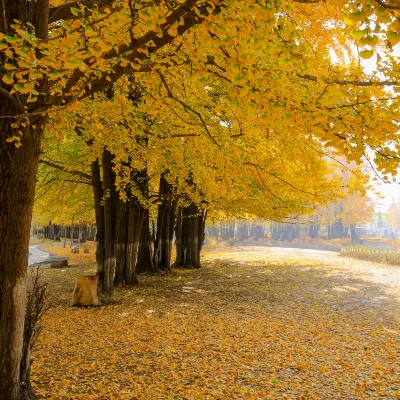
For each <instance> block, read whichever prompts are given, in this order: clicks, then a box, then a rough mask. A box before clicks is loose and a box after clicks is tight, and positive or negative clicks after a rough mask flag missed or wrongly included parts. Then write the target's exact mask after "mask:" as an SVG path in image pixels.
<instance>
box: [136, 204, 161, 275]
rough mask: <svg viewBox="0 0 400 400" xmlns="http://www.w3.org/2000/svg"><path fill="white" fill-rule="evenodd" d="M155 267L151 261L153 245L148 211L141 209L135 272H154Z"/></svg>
mask: <svg viewBox="0 0 400 400" xmlns="http://www.w3.org/2000/svg"><path fill="white" fill-rule="evenodd" d="M156 270H157V268H156V267H155V265H154V262H153V246H152V237H151V234H150V212H149V210H148V209H145V210H143V223H142V232H141V234H140V241H139V253H138V259H137V263H136V273H138V274H140V273H142V272H154V271H156Z"/></svg>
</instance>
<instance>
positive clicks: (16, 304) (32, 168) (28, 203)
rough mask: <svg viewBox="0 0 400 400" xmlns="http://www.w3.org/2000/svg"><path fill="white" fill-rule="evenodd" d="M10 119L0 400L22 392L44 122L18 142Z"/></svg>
mask: <svg viewBox="0 0 400 400" xmlns="http://www.w3.org/2000/svg"><path fill="white" fill-rule="evenodd" d="M7 4H8V3H7ZM10 7H11V5H10ZM0 104H1V106H0V114H1V115H12V114H13V110H12V109H10V107H7V102H6V101H4V98H2V100H1V102H0ZM14 112H15V111H14ZM10 124H11V121H10V120H9V119H2V120H0V243H1V245H0V400H18V399H20V398H21V388H20V363H21V354H22V345H23V332H24V315H25V301H26V273H27V266H28V248H29V234H30V227H31V219H32V209H33V200H34V195H35V183H36V172H37V165H38V158H39V153H40V140H41V134H42V124H38V123H37V124H36V126H37V127H36V128H35V129H34V128H30V127H26V128H25V129H24V131H23V135H22V138H21V144H22V146H21V147H20V148H16V147H15V145H14V143H8V142H6V139H7V138H9V137H12V136H13V135H15V134H16V132H15V131H14V129H13V128H12V127H11V126H10Z"/></svg>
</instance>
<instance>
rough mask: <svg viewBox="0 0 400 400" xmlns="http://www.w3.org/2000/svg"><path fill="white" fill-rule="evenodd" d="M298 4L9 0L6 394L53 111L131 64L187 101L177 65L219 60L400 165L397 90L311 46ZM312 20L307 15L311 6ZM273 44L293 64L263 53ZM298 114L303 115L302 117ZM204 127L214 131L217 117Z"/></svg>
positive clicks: (0, 123) (348, 142) (311, 126)
mask: <svg viewBox="0 0 400 400" xmlns="http://www.w3.org/2000/svg"><path fill="white" fill-rule="evenodd" d="M304 2H305V3H308V1H307V0H304ZM313 3H314V2H313ZM339 3H340V4H339V7H345V8H346V9H347V8H348V9H349V10H350V14H349V18H350V19H351V20H352V21H354V20H355V19H356V21H357V18H358V19H359V22H362V21H364V22H365V21H367V20H366V19H367V18H368V17H369V16H371V15H372V14H374V15H377V16H379V13H380V12H381V11H380V10H381V8H385V7H386V8H396V6H393V5H390V4H386V3H383V2H382V1H379V2H375V1H365V2H361V4H360V6H358V3H355V2H352V1H351V2H348V3H346V4H345V3H344V2H339ZM337 6H338V4H337V2H336V5H334V6H332V5H330V4H321V5H319V4H318V5H315V4H311V5H307V6H306V5H302V7H310V10H312V11H313V12H312V13H311V16H309V18H310V19H313V18H316V17H314V15H317V16H318V15H322V17H321V18H324V16H327V15H329V13H326V10H328V11H329V10H331V9H332V7H333V9H335V7H337ZM295 7H296V6H294V7H293V8H294V9H295ZM355 7H359V8H360V9H359V10H358V11H355V10H353V9H354V8H355ZM291 9H292V6H291V2H285V1H277V2H273V3H270V2H267V1H261V0H260V1H256V0H246V1H243V2H240V4H239V3H238V2H235V1H232V0H225V1H222V0H221V1H220V0H186V1H185V0H183V1H177V2H175V1H170V0H164V1H155V2H147V1H137V2H132V1H124V0H121V1H114V0H110V1H107V0H99V1H98V2H96V1H91V0H82V1H81V2H73V3H69V2H65V3H64V2H60V1H57V2H55V3H52V4H50V2H49V1H48V0H36V1H30V2H23V1H20V2H15V1H14V0H5V1H3V2H1V4H0V14H1V16H2V17H1V18H0V52H1V54H0V63H1V65H0V67H1V86H0V94H1V98H2V102H1V105H0V129H1V140H0V175H1V180H0V193H1V197H0V242H1V248H0V304H1V308H0V309H1V315H0V399H3V398H4V399H7V400H8V399H11V400H14V399H19V398H21V392H20V377H19V363H20V354H21V351H20V349H21V348H22V330H23V316H24V299H25V281H26V265H27V248H28V242H29V229H30V222H31V217H32V207H33V199H34V191H35V181H36V172H37V165H38V158H39V154H40V152H41V138H42V135H43V131H44V128H45V125H46V122H47V120H48V118H49V116H51V115H55V114H56V113H57V112H59V111H60V110H61V109H68V110H70V111H72V110H73V109H74V108H75V107H79V103H78V100H81V99H83V98H90V97H91V96H92V95H94V94H95V93H97V92H100V91H103V90H105V89H106V88H107V87H108V86H110V85H111V84H112V83H114V82H117V81H118V80H119V79H120V78H121V77H123V76H124V75H127V74H141V73H143V74H147V73H149V72H151V71H156V73H157V74H158V76H159V78H160V80H161V82H162V86H163V88H164V89H163V90H166V91H167V95H168V97H169V98H175V101H177V100H179V98H178V97H177V96H176V95H174V92H173V91H169V90H168V87H169V86H170V80H169V79H168V75H167V74H166V71H167V70H168V69H170V68H178V69H179V67H182V68H189V69H190V70H191V71H192V72H193V73H196V75H195V76H199V79H202V74H200V75H197V72H202V71H207V72H208V73H210V74H212V75H213V76H214V77H219V78H220V79H222V80H224V81H226V82H228V83H230V84H231V85H234V87H235V88H236V90H237V96H238V98H239V97H240V98H241V99H242V101H243V102H244V103H245V105H246V107H249V109H252V110H254V113H255V114H256V115H261V116H263V118H264V119H266V120H268V118H269V116H270V115H271V114H269V113H267V112H266V110H268V111H270V110H272V111H274V113H273V114H274V115H275V118H274V124H275V125H279V123H278V122H277V121H279V120H280V124H281V126H284V125H287V129H288V131H289V132H291V133H293V134H294V135H295V136H296V135H298V136H299V137H301V135H305V137H307V135H310V134H312V135H315V137H317V138H319V139H320V140H323V141H324V142H325V143H326V144H327V145H328V146H332V147H336V149H337V150H338V151H340V152H342V153H343V154H345V155H346V156H348V157H351V158H354V159H356V160H360V159H361V157H362V156H363V154H364V153H365V149H366V147H370V148H372V150H373V151H374V152H375V154H376V163H377V165H378V167H380V168H381V169H382V170H383V171H384V172H385V173H386V172H387V173H390V172H393V171H395V169H396V163H397V159H396V157H397V153H396V150H393V147H392V146H391V145H392V142H393V141H394V140H395V132H396V129H395V126H394V123H393V121H395V120H396V118H397V117H396V115H397V114H396V113H397V109H396V107H397V104H396V98H395V97H394V96H392V97H391V98H390V99H388V96H387V93H385V92H384V91H382V90H380V88H381V86H382V83H381V82H378V79H377V78H376V77H375V78H373V79H369V78H368V79H367V80H363V79H364V76H363V74H362V71H360V70H359V69H357V68H350V70H349V73H345V74H344V75H343V76H341V75H340V73H339V72H338V71H337V69H336V68H333V67H332V68H331V66H330V62H329V59H330V57H329V54H328V53H326V52H324V53H322V54H321V55H319V56H318V54H316V55H315V57H316V59H318V60H320V64H319V66H317V65H316V64H315V63H313V62H311V59H310V58H309V57H308V54H310V52H312V49H310V50H309V51H305V50H306V48H307V46H308V44H309V38H310V37H311V36H312V32H311V30H310V29H309V28H307V29H306V28H304V29H303V30H302V28H301V26H300V28H299V27H298V25H297V24H296V22H295V20H292V19H290V18H289V17H288V16H287V15H286V13H290V12H291V11H290V10H291ZM357 9H358V8H357ZM383 11H384V12H385V13H386V11H385V10H383ZM319 12H320V13H321V14H319ZM358 13H361V15H359V14H358ZM300 14H301V13H300V12H299V13H298V15H300ZM353 14H356V15H353ZM309 15H310V14H309ZM386 15H387V13H386ZM389 18H392V17H391V15H389ZM301 21H306V18H305V17H304V15H303V18H302V19H301ZM346 21H347V19H346V20H345V22H346ZM367 22H368V21H367ZM357 23H358V22H357ZM327 25H329V24H325V26H326V30H328V28H329V27H328V26H327ZM318 33H320V32H318ZM325 33H326V32H325ZM367 33H368V32H367ZM368 36H373V35H369V34H368V35H367V36H366V38H367V37H368ZM392 36H393V35H392ZM390 38H391V36H389V39H390ZM365 40H367V39H365ZM368 40H370V39H368ZM372 40H374V39H372ZM325 47H326V48H327V46H325ZM262 49H266V51H267V53H266V54H268V56H269V57H272V58H273V59H277V60H279V61H280V62H281V63H284V64H285V65H286V68H282V66H281V65H279V63H278V64H275V67H277V66H278V68H275V67H274V66H271V65H270V64H269V63H268V59H267V58H266V57H260V58H259V57H258V56H259V52H260V51H261V50H262ZM368 54H369V53H368ZM368 54H366V53H363V54H361V55H364V56H365V55H368ZM324 61H325V64H324ZM314 66H316V68H315V70H310V67H314ZM383 72H388V74H387V75H388V76H389V77H391V76H392V75H391V73H389V71H383ZM361 80H363V81H362V82H361ZM206 81H207V80H206ZM206 81H204V80H203V81H202V82H199V85H202V87H204V85H205V84H206ZM384 84H385V85H394V84H396V82H395V81H394V80H391V81H390V82H384ZM337 87H341V88H344V89H343V90H344V92H345V98H344V99H341V96H337V95H336V91H337V90H338V89H336V88H337ZM366 88H370V89H371V90H366ZM339 93H342V94H343V91H342V90H339ZM160 97H161V96H160ZM164 97H165V95H164ZM177 102H178V103H179V104H180V107H184V108H185V105H184V104H182V103H181V102H179V101H177ZM186 109H187V107H186ZM260 110H263V111H264V113H262V112H261V111H260ZM196 112H197V114H196ZM196 112H195V113H194V114H195V115H196V116H197V117H198V118H199V115H198V111H196ZM344 116H345V117H346V118H345V119H346V120H347V121H344V120H343V118H344ZM295 120H297V122H298V124H292V122H293V121H295ZM203 125H204V124H203ZM301 126H303V129H301V128H300V127H301ZM204 131H205V132H204ZM204 131H203V132H202V134H203V135H205V136H206V137H208V139H209V140H211V141H213V140H214V139H213V137H212V135H210V134H209V133H208V132H207V129H206V126H204ZM214 144H215V145H217V143H214ZM108 161H109V160H108ZM106 204H107V202H106ZM107 207H108V206H107Z"/></svg>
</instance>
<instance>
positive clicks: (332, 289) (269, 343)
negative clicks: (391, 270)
mask: <svg viewBox="0 0 400 400" xmlns="http://www.w3.org/2000/svg"><path fill="white" fill-rule="evenodd" d="M253 250H254V251H253ZM336 258H338V256H337V255H336V254H335V253H332V256H327V255H325V256H324V257H322V258H321V259H319V257H318V256H317V257H314V258H308V257H307V256H305V255H304V254H303V255H301V254H300V253H299V252H291V253H290V252H289V253H288V252H286V251H285V249H279V250H274V251H272V250H270V249H261V248H258V249H256V250H255V249H251V248H248V249H244V248H230V249H223V250H212V251H206V252H205V254H204V264H203V268H202V269H200V270H174V271H173V272H172V273H171V274H169V275H162V276H151V275H148V276H143V277H141V284H140V285H139V286H138V287H135V288H133V289H119V290H117V291H116V293H115V294H114V296H113V298H112V299H106V301H105V304H104V305H103V306H102V307H100V308H86V309H79V308H70V307H69V306H68V304H69V300H70V297H71V293H72V290H73V285H74V277H75V276H78V275H82V274H86V273H88V272H91V271H92V272H94V268H95V267H94V265H89V266H73V267H72V268H68V269H64V270H62V269H46V270H45V271H44V277H45V279H47V280H48V281H49V289H50V292H51V296H52V300H51V304H52V308H51V309H50V310H49V311H48V313H47V314H46V315H45V317H44V320H43V324H44V331H43V334H42V335H41V337H40V339H39V343H38V346H37V348H36V350H35V352H34V363H33V369H32V379H33V385H34V388H35V391H36V394H37V395H38V397H39V398H40V399H57V400H59V399H104V400H108V399H146V400H147V399H193V400H200V399H204V400H205V399H234V400H236V399H238V400H239V399H396V398H400V391H399V389H400V324H399V320H398V319H397V318H396V315H395V313H394V312H393V310H398V309H399V305H398V303H397V300H396V299H395V298H394V297H392V296H391V295H390V294H388V292H387V291H386V290H385V288H384V286H383V285H382V284H376V283H373V282H370V281H368V280H365V279H364V278H363V277H362V276H361V275H360V274H358V275H357V274H352V273H349V272H348V271H347V270H346V269H345V268H343V267H341V266H340V265H339V264H338V263H336V261H335V260H336ZM354 262H356V263H362V262H361V261H358V260H357V261H354ZM396 307H397V308H396Z"/></svg>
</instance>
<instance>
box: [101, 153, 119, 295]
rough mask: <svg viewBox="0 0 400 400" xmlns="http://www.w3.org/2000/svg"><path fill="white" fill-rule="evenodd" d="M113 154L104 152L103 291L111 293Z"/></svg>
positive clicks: (113, 254) (113, 214)
mask: <svg viewBox="0 0 400 400" xmlns="http://www.w3.org/2000/svg"><path fill="white" fill-rule="evenodd" d="M112 157H113V156H112V154H111V153H110V152H109V151H108V150H106V149H104V151H103V184H104V194H105V196H104V197H105V199H104V271H103V291H104V292H106V293H111V292H112V290H113V282H114V274H115V267H116V257H115V219H116V213H115V208H116V206H115V200H116V199H115V197H116V193H115V176H114V175H115V174H114V172H113V169H112Z"/></svg>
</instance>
